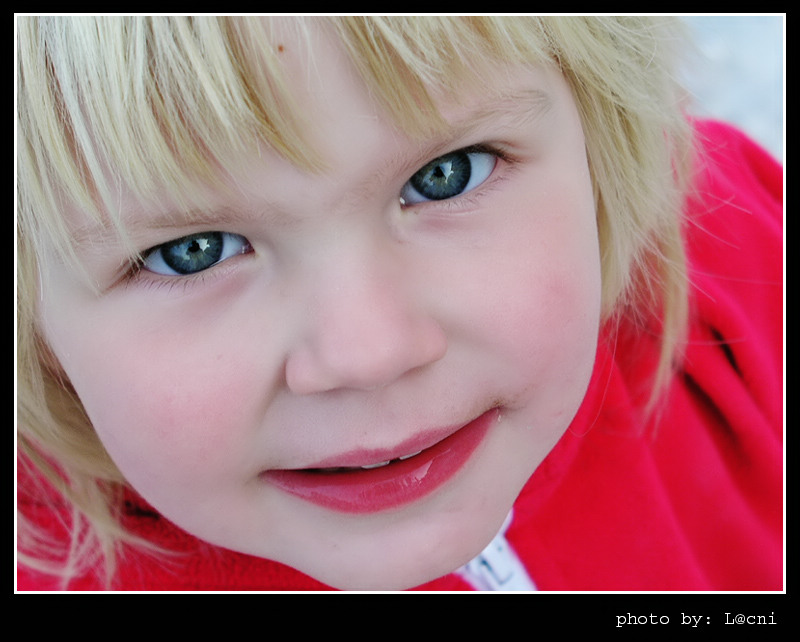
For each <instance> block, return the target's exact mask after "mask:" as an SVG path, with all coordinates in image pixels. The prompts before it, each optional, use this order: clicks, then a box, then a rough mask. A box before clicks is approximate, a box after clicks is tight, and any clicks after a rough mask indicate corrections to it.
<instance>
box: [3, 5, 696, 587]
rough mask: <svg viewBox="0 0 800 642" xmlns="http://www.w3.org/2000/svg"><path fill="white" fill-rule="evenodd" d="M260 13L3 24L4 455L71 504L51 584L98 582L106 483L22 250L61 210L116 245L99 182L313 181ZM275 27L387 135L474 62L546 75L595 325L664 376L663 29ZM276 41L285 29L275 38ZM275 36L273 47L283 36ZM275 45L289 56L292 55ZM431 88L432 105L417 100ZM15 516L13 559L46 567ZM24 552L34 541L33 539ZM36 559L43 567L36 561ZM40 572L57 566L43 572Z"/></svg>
mask: <svg viewBox="0 0 800 642" xmlns="http://www.w3.org/2000/svg"><path fill="white" fill-rule="evenodd" d="M275 20H276V19H271V20H262V19H257V18H247V17H229V18H219V17H194V18H193V17H21V18H18V61H19V68H18V83H19V85H18V97H17V100H18V308H17V310H18V409H19V414H18V442H19V446H20V450H21V452H22V457H21V459H20V461H21V463H22V465H25V466H27V465H31V466H33V467H34V468H35V471H36V472H35V473H34V477H37V476H38V477H41V474H42V472H43V473H44V475H45V476H46V478H47V479H49V480H50V482H51V483H52V484H53V485H54V486H55V487H56V489H57V492H58V493H60V494H61V495H62V496H63V497H65V498H66V499H67V502H68V504H69V506H71V507H73V508H74V517H73V519H72V522H71V524H69V525H68V528H69V529H71V531H72V532H73V534H74V537H73V541H72V548H71V550H70V553H68V554H67V555H66V558H62V559H61V562H63V561H64V559H66V560H67V563H66V564H64V565H62V566H61V567H60V571H59V572H61V573H62V574H63V575H65V576H66V577H68V576H69V575H71V574H78V573H81V572H83V570H84V568H85V567H86V566H91V565H93V564H94V563H95V562H96V561H97V560H96V559H95V558H94V557H93V556H92V555H93V552H95V553H96V552H97V551H101V556H102V558H103V559H105V560H106V564H107V566H106V573H107V576H108V577H111V576H112V575H113V560H114V550H115V547H116V545H117V543H118V542H120V541H123V540H125V538H126V534H125V533H124V531H123V530H122V529H121V527H120V526H119V525H118V521H117V515H116V511H118V510H119V500H118V492H119V489H120V488H121V487H123V486H124V479H123V478H122V476H121V474H120V473H119V471H118V470H117V469H116V467H115V466H114V464H113V462H112V461H111V460H110V458H109V457H108V455H107V454H106V452H105V450H104V449H103V447H102V445H101V444H100V442H99V440H98V439H97V437H96V435H95V433H94V430H93V429H92V427H91V425H90V423H89V421H88V419H87V418H86V416H85V414H84V412H83V410H82V408H81V405H80V402H79V400H78V399H77V397H76V395H75V393H74V391H73V390H72V388H71V386H70V383H69V381H68V380H67V378H66V376H65V375H64V373H63V372H62V371H61V369H60V367H59V365H58V363H57V362H56V360H55V359H54V358H53V357H52V355H50V353H49V351H48V349H47V346H46V345H45V343H44V342H43V341H42V339H41V337H40V335H39V334H38V332H37V322H36V297H37V294H38V291H39V286H38V272H37V259H36V257H37V256H39V255H41V253H44V252H55V253H57V254H58V255H60V257H61V258H62V259H63V260H65V261H68V262H71V263H72V264H73V265H75V266H80V257H78V256H74V255H73V250H72V244H71V242H70V234H71V232H70V230H69V229H68V227H67V225H66V222H65V221H64V218H63V217H62V216H61V215H60V213H61V212H62V211H63V209H64V205H65V204H77V205H79V206H80V207H81V209H82V210H83V211H85V212H87V213H91V214H92V215H94V216H95V217H96V218H97V219H98V220H100V221H102V222H103V223H104V224H105V225H107V226H109V227H111V228H113V229H116V230H117V232H119V234H120V235H121V236H124V229H122V226H121V224H120V223H119V219H118V217H117V212H116V209H115V201H114V199H115V197H114V194H115V192H116V187H117V186H121V185H124V186H125V187H126V188H128V189H130V190H131V191H132V192H133V193H134V194H135V195H137V196H138V197H139V198H141V199H143V200H146V199H147V198H148V195H149V194H152V193H153V192H155V188H156V187H158V186H167V187H168V188H169V189H170V190H171V193H174V194H175V195H177V197H179V198H180V197H182V198H185V199H187V200H191V193H192V192H191V185H192V184H194V183H196V181H197V180H198V179H204V180H213V179H214V176H215V173H216V172H217V171H218V168H219V167H220V166H221V167H225V168H228V170H229V171H235V159H236V158H237V157H239V156H241V155H242V154H241V152H242V151H247V150H251V149H252V145H253V141H263V142H264V143H266V144H268V145H270V146H272V147H273V148H274V149H275V150H276V151H277V152H278V153H280V154H282V155H283V156H284V157H285V158H287V159H288V160H289V161H291V162H292V163H295V164H297V165H298V166H300V167H303V168H306V169H309V170H311V171H315V170H317V169H319V167H320V165H319V163H320V161H319V159H318V158H317V157H316V155H315V153H314V150H313V148H311V147H310V146H309V145H308V143H307V141H306V140H305V139H304V136H303V119H304V117H305V116H306V115H305V114H303V111H302V109H301V108H298V106H297V105H295V104H294V103H293V100H292V98H291V93H290V92H289V90H288V88H287V85H286V80H285V78H284V76H283V72H282V70H281V66H280V64H279V53H280V52H279V49H280V47H281V46H282V42H283V41H281V40H279V38H278V37H277V35H276V33H275V32H274V30H273V25H274V24H275V22H274V21H275ZM277 20H282V24H281V34H282V36H281V37H282V38H285V39H287V41H288V39H289V37H291V38H292V39H296V40H297V43H303V42H305V41H306V40H305V39H307V38H308V37H309V36H308V32H307V27H308V24H309V21H313V22H314V23H321V24H323V28H324V29H326V30H328V32H329V33H330V34H332V35H333V36H334V37H336V38H338V39H339V41H340V42H341V43H342V45H343V47H344V49H345V51H346V52H347V53H348V55H349V57H350V59H351V61H352V63H353V64H354V66H355V68H356V69H357V71H358V72H359V73H360V74H361V76H362V77H363V80H364V82H365V83H366V84H367V85H368V86H369V88H370V89H371V91H372V92H373V93H374V95H375V96H376V97H377V99H378V100H379V101H380V102H381V103H382V105H383V106H384V107H385V109H386V111H387V112H388V114H390V116H391V117H392V118H394V119H395V120H396V122H397V125H398V126H399V127H401V128H403V129H404V130H406V131H407V132H409V133H410V134H412V135H420V136H422V135H425V134H426V133H430V132H431V131H435V130H436V128H437V127H441V126H442V125H443V123H442V121H441V119H440V117H439V116H438V113H437V111H436V107H435V97H436V96H439V95H442V94H443V95H447V94H448V93H453V94H458V92H459V91H462V90H463V89H464V88H465V87H468V86H473V85H474V83H479V82H480V81H481V79H480V75H479V74H480V72H479V71H478V69H479V67H480V66H479V65H475V64H473V62H474V61H476V60H484V61H489V62H491V61H497V62H498V63H512V64H520V63H521V64H547V65H555V66H557V68H558V69H559V70H560V71H561V73H562V74H563V76H564V77H565V78H566V80H567V82H568V83H569V85H570V87H571V89H572V92H573V94H574V97H575V99H576V103H577V105H578V108H579V110H580V115H581V118H582V123H583V128H584V134H585V137H586V148H587V155H588V160H589V165H590V170H591V173H592V178H593V184H594V190H595V198H596V205H597V221H598V228H599V234H600V249H601V260H602V278H603V305H604V318H605V320H606V321H608V322H613V321H614V319H616V318H619V317H621V316H623V315H624V316H633V317H635V318H637V319H649V320H652V319H659V320H660V321H659V323H660V327H659V328H658V331H659V332H661V344H662V358H661V366H660V367H659V370H658V373H657V374H656V385H655V389H660V385H661V383H663V381H665V380H666V378H667V375H668V373H669V370H670V367H671V363H672V360H673V358H674V356H675V354H676V348H677V346H678V345H679V343H680V338H681V336H682V329H683V324H684V318H685V315H686V284H685V282H686V276H685V272H686V270H685V265H684V263H685V261H684V257H683V246H682V242H681V216H680V212H681V207H682V196H683V194H684V191H685V186H686V176H688V159H689V158H690V156H689V149H690V140H689V138H690V134H689V127H688V125H687V123H686V120H685V118H684V116H683V114H682V112H681V109H680V100H681V95H680V90H679V87H678V84H677V83H676V82H675V78H674V68H675V52H676V50H677V49H678V48H679V47H680V46H681V44H682V36H683V34H682V33H681V26H680V24H679V23H677V22H676V21H674V20H671V19H665V18H640V17H622V18H616V17H496V18H490V17H331V18H309V19H294V20H291V21H289V20H286V19H277ZM287 30H294V31H293V32H292V31H287ZM287 34H291V36H289V35H287ZM297 43H295V42H293V43H292V45H293V46H294V45H295V44H297ZM431 88H434V89H435V91H436V94H435V95H433V94H432V92H431ZM32 533H34V531H33V530H32V529H30V528H27V527H26V526H25V524H24V522H20V545H21V547H22V548H24V549H26V550H27V551H28V552H29V553H30V555H31V558H32V559H36V558H39V560H40V565H41V563H42V562H41V560H42V559H44V560H46V559H52V555H49V552H50V551H49V549H47V550H46V549H44V548H42V544H43V543H44V542H45V540H43V539H37V538H36V537H34V536H32V535H31V534H32ZM37 542H38V543H37ZM48 555H49V557H48ZM49 570H51V571H54V570H56V569H54V568H49Z"/></svg>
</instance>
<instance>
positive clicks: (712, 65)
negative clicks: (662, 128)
mask: <svg viewBox="0 0 800 642" xmlns="http://www.w3.org/2000/svg"><path fill="white" fill-rule="evenodd" d="M683 19H684V20H685V21H686V22H687V23H688V25H689V27H690V30H691V31H692V34H693V36H694V39H695V46H696V51H695V52H694V53H693V54H692V52H689V55H688V56H687V59H688V64H687V65H686V69H685V70H684V82H685V84H686V87H687V89H688V90H689V91H690V93H691V94H692V95H693V97H694V100H695V101H696V102H695V106H694V108H693V112H694V113H696V114H699V115H708V116H713V117H716V118H719V119H721V120H726V121H728V122H732V123H734V124H736V125H738V126H739V128H740V129H742V130H744V131H745V132H747V133H748V134H749V135H750V136H751V137H752V138H754V139H755V140H757V141H758V142H759V143H761V144H762V145H764V146H765V147H766V148H767V149H769V150H770V151H771V152H772V153H773V154H774V155H775V156H776V157H777V158H779V159H780V160H783V158H784V154H783V143H784V31H785V16H782V15H772V16H764V15H760V16H757V15H739V16H731V15H728V16H718V15H706V16H698V15H690V16H683Z"/></svg>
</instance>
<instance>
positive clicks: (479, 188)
mask: <svg viewBox="0 0 800 642" xmlns="http://www.w3.org/2000/svg"><path fill="white" fill-rule="evenodd" d="M478 154H485V155H488V156H491V157H492V158H493V159H494V163H493V165H492V167H491V168H490V170H489V171H488V173H487V175H486V177H485V178H483V179H482V180H480V181H479V182H478V183H477V184H476V185H474V186H473V187H469V184H467V185H465V186H464V189H463V191H460V192H459V193H457V194H454V195H452V196H446V197H443V198H441V199H437V198H435V197H434V198H428V197H426V196H424V195H422V194H419V193H417V196H421V197H422V199H421V200H417V201H416V202H408V201H407V200H406V199H404V198H403V194H404V193H405V192H406V190H408V189H413V190H414V191H415V192H416V191H417V190H416V189H415V188H414V187H413V186H412V185H411V183H412V181H413V180H414V178H415V177H417V176H418V175H419V174H420V173H421V172H423V171H424V170H426V169H427V168H429V167H432V166H433V165H434V164H436V163H439V166H441V163H442V161H445V160H447V159H448V157H455V156H457V155H461V156H470V157H471V156H473V155H478ZM470 160H471V162H473V161H472V159H470ZM501 162H502V163H503V164H504V165H505V166H507V167H509V166H513V165H514V164H515V162H516V161H515V159H514V158H513V157H512V156H511V155H509V154H508V153H507V152H506V151H504V150H502V149H500V148H499V147H496V146H494V145H491V144H487V143H484V144H478V145H472V146H469V147H464V148H461V149H456V150H454V151H452V152H448V153H446V154H442V155H441V156H438V157H436V158H434V159H432V160H431V161H429V162H428V163H426V164H425V165H423V166H422V167H421V168H420V169H419V170H417V172H415V173H414V175H412V177H411V178H410V179H409V180H408V181H406V183H404V184H403V188H402V190H401V197H400V202H401V205H402V206H403V208H404V209H411V208H422V207H425V208H430V207H435V208H445V209H447V210H453V209H460V208H463V207H464V206H465V205H469V204H470V203H472V202H475V199H477V198H479V197H480V196H481V195H482V194H483V193H484V192H485V191H486V190H488V189H489V187H490V186H491V187H494V186H495V184H496V183H497V181H499V180H501V179H502V178H503V176H498V175H497V174H498V172H497V169H498V163H501ZM471 168H472V166H471ZM470 181H471V178H470ZM467 188H469V189H467ZM423 199H424V200H423Z"/></svg>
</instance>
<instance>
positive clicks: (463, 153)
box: [400, 150, 497, 205]
mask: <svg viewBox="0 0 800 642" xmlns="http://www.w3.org/2000/svg"><path fill="white" fill-rule="evenodd" d="M496 164H497V156H496V155H494V154H491V153H489V152H472V151H469V150H459V151H456V152H451V153H449V154H445V155H444V156H439V158H436V159H434V160H432V161H431V162H430V163H428V164H427V165H425V166H424V167H423V168H422V169H420V170H419V171H418V172H417V173H416V174H414V175H413V176H412V177H411V180H409V181H408V182H407V183H406V184H405V185H404V186H403V189H402V191H401V192H400V198H401V199H402V202H403V203H404V204H405V205H415V204H417V203H423V202H425V201H441V200H445V199H448V198H454V197H456V196H459V195H460V194H464V193H466V192H469V191H470V190H473V189H475V188H476V187H478V186H479V185H480V184H481V183H483V182H484V181H485V180H486V179H487V178H489V176H491V174H492V171H493V170H494V167H495V165H496Z"/></svg>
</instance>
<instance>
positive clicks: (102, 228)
mask: <svg viewBox="0 0 800 642" xmlns="http://www.w3.org/2000/svg"><path fill="white" fill-rule="evenodd" d="M551 107H552V99H551V97H550V95H549V94H548V93H547V92H545V91H543V90H541V89H523V90H518V91H513V92H505V93H502V94H497V95H495V96H492V97H490V98H489V99H488V100H486V101H483V102H482V103H481V104H480V105H479V106H477V107H476V108H475V109H473V110H472V111H470V112H469V113H467V114H466V115H465V116H463V117H460V118H458V119H457V120H456V121H454V122H452V123H448V124H447V125H446V126H445V127H444V128H443V129H442V130H441V131H440V132H438V133H437V134H435V135H434V136H433V137H432V138H431V139H430V140H428V141H425V142H424V143H423V144H422V145H414V146H413V149H407V150H402V151H399V152H396V153H393V154H392V155H391V156H390V157H389V158H388V159H387V160H386V162H385V163H384V164H382V165H381V166H380V167H379V168H378V169H376V174H377V177H378V178H377V180H376V177H375V175H372V176H370V177H365V180H364V183H363V185H362V186H357V187H356V188H355V189H354V190H353V195H354V197H357V195H358V194H359V193H361V192H365V193H366V192H368V191H369V189H370V188H373V189H374V186H375V184H376V183H378V184H380V183H381V182H382V180H383V177H388V176H394V175H396V174H399V173H402V172H408V173H410V172H413V171H416V170H417V169H418V168H419V165H420V163H422V164H424V163H426V162H429V161H431V160H433V159H435V158H436V157H438V156H441V155H442V154H445V153H448V152H451V151H454V150H455V149H457V148H458V147H463V146H464V144H465V143H467V141H469V139H470V138H473V137H475V136H476V135H477V134H478V133H479V132H481V131H482V130H484V129H487V128H489V129H491V130H492V131H497V132H500V131H503V130H504V129H513V128H520V127H526V126H528V125H531V124H532V123H534V122H535V121H537V120H538V119H539V118H541V117H542V116H543V115H544V114H545V113H547V112H548V111H549V110H550V108H551ZM471 142H477V141H471ZM282 211H283V208H282V207H281V206H280V205H279V204H278V203H272V202H270V201H269V199H268V198H260V199H259V203H258V206H257V207H253V208H248V209H247V210H246V211H242V210H240V209H238V208H233V207H224V206H223V207H215V208H213V209H209V208H203V207H198V208H189V209H177V210H168V211H165V212H160V213H158V214H154V215H150V216H144V217H136V216H135V215H134V212H135V210H133V211H131V212H128V213H127V214H125V213H123V214H122V217H121V221H120V223H121V227H122V229H123V230H125V234H126V235H127V237H128V238H129V239H132V240H134V241H135V239H136V236H137V235H140V234H144V233H146V232H147V231H153V230H155V231H161V230H170V231H175V232H176V233H178V232H180V231H182V230H184V231H185V230H186V229H187V228H189V227H192V226H208V227H213V226H219V225H220V223H221V222H222V221H224V222H225V223H249V222H253V221H254V220H261V221H263V220H264V219H272V220H273V223H274V224H276V225H278V224H280V221H281V220H283V216H282V215H281V212H282ZM187 233H188V232H187ZM118 238H119V237H118V234H117V233H116V231H115V228H114V226H113V225H110V224H109V223H108V222H103V223H97V222H92V223H90V224H87V225H83V226H80V227H78V228H77V229H76V230H74V233H73V241H74V242H75V243H76V245H78V246H79V247H80V248H81V249H82V250H91V248H92V247H95V248H98V247H102V246H105V245H107V244H109V243H113V242H115V241H118Z"/></svg>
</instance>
